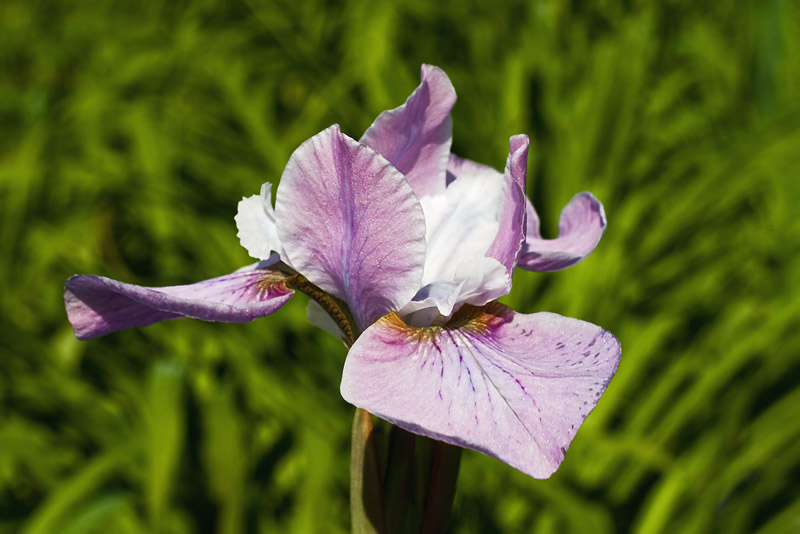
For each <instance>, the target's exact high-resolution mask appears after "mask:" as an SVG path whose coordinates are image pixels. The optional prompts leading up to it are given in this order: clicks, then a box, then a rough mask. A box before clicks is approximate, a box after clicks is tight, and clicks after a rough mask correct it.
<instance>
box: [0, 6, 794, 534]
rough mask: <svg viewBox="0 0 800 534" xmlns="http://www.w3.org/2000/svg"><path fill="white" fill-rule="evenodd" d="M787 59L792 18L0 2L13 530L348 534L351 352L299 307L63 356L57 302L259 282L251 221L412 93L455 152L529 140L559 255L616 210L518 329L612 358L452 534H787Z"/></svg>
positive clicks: (552, 9)
mask: <svg viewBox="0 0 800 534" xmlns="http://www.w3.org/2000/svg"><path fill="white" fill-rule="evenodd" d="M799 49H800V5H798V4H797V3H796V2H790V1H788V0H763V1H756V0H745V1H743V2H736V3H734V2H719V3H716V4H708V3H706V4H698V3H695V2H689V1H688V0H670V1H667V2H662V3H660V4H655V3H649V2H644V1H636V0H632V1H622V0H604V1H601V2H596V3H589V2H579V1H572V2H569V1H557V0H544V1H539V2H508V3H505V4H503V5H502V6H494V7H490V6H489V5H488V4H486V3H480V2H458V3H456V2H446V3H441V4H434V3H428V2H423V1H422V0H416V1H411V2H404V3H402V4H393V3H388V2H382V1H367V0H345V1H344V2H342V3H338V4H337V3H331V2H323V1H321V0H308V1H304V2H289V1H285V0H281V1H268V0H245V1H244V2H238V1H232V2H211V1H199V2H143V3H119V2H98V3H91V4H90V3H82V2H75V1H70V0H51V1H48V2H24V1H22V0H7V1H5V2H3V3H2V4H0V66H2V73H3V75H2V76H1V77H0V244H1V246H2V256H1V257H0V278H2V280H3V285H2V288H3V291H2V295H1V296H0V314H1V316H0V317H1V318H2V321H0V348H1V351H2V357H1V358H0V532H9V533H11V532H13V533H17V532H23V533H27V534H54V533H59V534H84V533H86V534H88V533H103V534H109V533H145V532H147V533H156V532H163V533H176V534H182V533H211V532H217V533H220V534H233V533H239V532H251V533H255V532H292V533H305V532H314V533H316V532H331V533H337V532H347V530H348V521H349V519H348V509H347V505H348V494H347V491H348V490H347V488H348V465H347V459H348V446H349V444H348V439H349V424H350V417H351V408H350V407H349V406H348V405H347V404H346V403H345V402H344V401H342V400H341V398H340V396H339V393H338V381H339V378H340V373H341V366H342V362H343V359H344V355H345V354H344V349H343V347H341V346H340V344H339V343H338V342H337V341H336V340H334V339H333V338H332V337H330V336H327V335H325V334H322V333H320V332H317V331H316V330H315V329H314V328H312V327H311V326H310V325H309V324H308V323H307V322H306V321H305V303H304V302H303V301H302V299H301V298H298V299H296V300H293V301H292V302H291V303H290V304H289V305H287V306H286V307H285V308H284V309H283V310H281V311H280V312H279V313H278V314H276V315H274V316H272V317H269V318H267V319H262V320H258V321H256V322H255V323H253V324H245V325H221V324H210V323H202V322H199V321H188V320H187V321H174V322H169V323H165V324H159V325H154V326H151V327H148V328H144V329H140V330H135V331H126V332H121V333H118V334H114V335H111V336H108V337H106V338H102V339H98V340H95V341H91V342H83V343H79V342H77V341H76V340H75V339H74V338H73V336H72V333H71V330H70V328H69V326H68V324H67V321H66V318H65V315H64V311H63V302H62V288H63V282H64V281H65V280H66V279H67V278H68V276H69V275H71V274H73V273H96V274H102V275H107V276H111V277H114V278H117V279H122V280H126V281H129V282H134V283H139V284H146V285H172V284H180V283H189V282H193V281H197V280H201V279H205V278H209V277H212V276H216V275H220V274H223V273H227V272H230V271H232V270H234V269H236V268H238V267H239V266H241V265H244V264H246V263H249V262H250V261H251V260H249V259H248V257H247V255H246V253H245V251H244V250H243V249H242V248H241V247H240V246H239V244H238V242H237V239H236V237H235V234H236V229H235V226H234V222H233V215H234V214H235V211H236V203H237V202H238V200H239V199H240V198H241V197H242V196H244V195H251V194H255V193H256V192H257V191H258V189H259V187H260V185H261V183H262V182H264V181H268V180H269V181H273V182H274V181H276V180H277V179H278V178H279V176H280V172H281V170H282V169H283V166H284V164H285V163H286V160H287V159H288V157H289V155H290V154H291V152H292V150H294V148H296V147H297V146H298V145H299V144H300V143H301V142H302V141H303V140H305V139H306V138H308V137H310V136H311V135H313V134H314V133H316V132H318V131H319V130H321V129H323V128H324V127H326V126H328V125H330V124H331V123H334V122H338V123H340V124H341V125H342V128H343V130H344V131H345V132H347V133H349V134H350V135H351V136H353V137H358V136H360V134H361V133H362V132H363V130H364V129H365V128H366V127H367V126H368V125H369V123H370V122H371V120H372V119H373V118H374V117H375V116H376V115H377V114H378V113H379V112H380V111H382V110H383V109H387V108H390V107H394V106H396V105H398V104H400V103H401V102H402V101H403V100H404V99H405V98H406V96H407V95H408V93H409V92H410V91H411V90H412V89H413V87H415V86H416V84H417V82H418V72H419V65H420V64H421V63H423V62H427V63H433V64H436V65H439V66H441V67H442V68H444V69H445V70H446V71H447V73H448V74H449V75H450V76H451V78H452V80H453V83H454V85H455V87H456V90H457V91H458V92H459V101H458V103H457V105H456V108H455V110H454V113H453V115H454V145H453V146H454V151H455V152H456V153H458V154H460V155H463V156H466V157H469V158H471V159H475V160H477V161H480V162H483V163H489V164H492V165H494V166H495V167H498V168H500V167H502V165H503V163H504V160H505V155H506V152H507V150H508V145H507V142H508V137H509V136H511V135H513V134H516V133H521V132H525V133H528V134H529V135H530V136H531V137H532V140H533V149H532V152H531V158H530V162H529V190H528V194H529V195H530V196H531V198H532V199H533V200H534V203H535V204H536V206H537V207H538V209H539V212H540V214H541V216H542V219H543V228H544V231H545V233H546V234H548V235H551V236H552V235H554V232H555V230H556V225H557V219H558V212H559V210H560V209H561V207H562V206H563V205H564V204H565V203H566V201H567V200H569V198H570V197H571V196H572V195H573V194H574V193H577V192H578V191H581V190H591V191H593V192H594V193H595V194H596V195H597V196H598V197H599V198H600V199H601V200H602V201H603V202H604V204H605V206H606V210H607V213H608V218H609V229H608V232H607V233H606V236H605V237H604V239H603V241H602V242H601V244H600V247H599V248H598V250H597V251H596V252H595V253H594V254H593V255H592V256H591V257H590V258H589V259H588V260H587V261H585V262H584V263H583V264H581V265H579V266H577V267H575V268H572V269H569V270H567V271H564V272H559V273H553V274H534V273H519V274H518V275H517V276H516V277H515V286H514V292H513V293H512V295H511V296H509V297H507V298H506V299H505V300H506V301H507V302H508V303H509V304H511V305H512V306H514V307H515V309H517V310H518V311H521V312H535V311H539V310H549V311H554V312H557V313H561V314H564V315H569V316H573V317H578V318H581V319H584V320H588V321H592V322H595V323H597V324H600V325H602V326H604V327H605V328H607V329H608V330H610V331H612V332H613V333H614V334H616V335H617V336H618V337H619V338H620V340H621V341H622V345H623V360H622V364H621V366H620V368H619V371H618V374H617V376H616V378H615V379H614V380H613V381H612V383H611V385H610V387H609V389H608V391H607V393H606V395H605V396H604V397H603V399H602V400H601V402H600V404H599V406H598V408H597V409H596V410H595V411H594V412H593V413H592V415H591V416H590V417H589V419H588V420H587V422H586V424H585V426H584V427H583V428H582V430H581V431H580V432H579V434H578V436H577V438H576V440H575V441H574V443H573V445H572V447H571V448H570V451H569V453H568V455H567V459H566V461H565V462H564V464H563V466H562V468H561V470H560V471H559V472H558V473H557V474H556V475H555V476H554V477H553V478H552V479H550V480H548V481H536V480H532V479H530V478H528V477H526V476H524V475H522V474H520V473H518V472H516V471H514V470H513V469H511V468H509V467H507V466H505V465H504V464H501V463H500V462H497V461H495V460H492V459H489V458H487V457H484V456H482V455H480V454H478V453H472V452H470V453H466V454H465V455H464V458H463V462H462V475H461V478H460V481H459V488H458V494H457V496H456V503H455V510H454V514H453V524H452V528H451V529H450V531H451V532H454V533H456V532H458V533H478V532H511V533H522V532H535V533H551V532H552V533H583V532H586V533H592V534H598V533H611V532H639V533H643V534H649V533H657V532H684V533H710V532H724V533H739V532H741V533H745V532H747V533H751V532H756V533H760V534H781V533H790V532H798V531H800V447H798V446H797V442H798V440H800V418H798V417H797V413H798V406H800V380H799V379H798V378H799V377H800V330H798V325H800V298H798V297H800V291H798V288H799V287H800V221H798V217H797V211H798V207H800V170H799V169H800V99H798V88H800V55H798V54H797V50H799Z"/></svg>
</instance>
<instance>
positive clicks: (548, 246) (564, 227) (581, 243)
mask: <svg viewBox="0 0 800 534" xmlns="http://www.w3.org/2000/svg"><path fill="white" fill-rule="evenodd" d="M527 218H528V219H527V220H528V222H527V236H526V240H525V244H524V246H523V247H522V252H521V253H520V255H519V260H518V266H519V267H522V268H523V269H527V270H529V271H540V272H549V271H559V270H561V269H566V268H567V267H572V266H573V265H575V264H576V263H580V262H581V261H583V259H584V258H586V256H588V255H589V254H591V253H592V251H593V250H594V249H595V247H597V244H598V243H599V242H600V238H601V237H603V233H604V232H605V231H606V212H605V210H604V209H603V205H602V204H601V203H600V201H599V200H597V199H596V198H595V197H594V195H592V194H591V193H589V192H586V191H584V192H583V193H578V194H577V195H575V196H574V197H573V198H572V200H570V201H569V203H568V204H567V205H566V206H565V207H564V209H563V210H561V217H560V218H559V221H558V237H557V238H555V239H543V238H542V235H541V233H540V232H539V216H538V215H537V213H536V209H534V207H533V204H531V202H530V200H528V205H527Z"/></svg>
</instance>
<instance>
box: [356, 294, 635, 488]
mask: <svg viewBox="0 0 800 534" xmlns="http://www.w3.org/2000/svg"><path fill="white" fill-rule="evenodd" d="M619 356H620V345H619V342H618V341H617V340H616V338H614V336H612V335H611V334H610V333H608V332H606V331H605V330H603V329H602V328H600V327H598V326H595V325H593V324H590V323H586V322H583V321H579V320H577V319H570V318H567V317H562V316H560V315H556V314H553V313H535V314H531V315H523V314H518V313H515V312H514V311H513V310H511V309H510V308H508V307H506V306H503V305H502V304H498V303H496V302H495V303H491V304H488V305H486V306H484V307H482V308H476V307H472V306H465V307H463V308H462V309H461V310H460V311H459V312H458V313H457V314H456V315H455V316H453V319H452V320H451V321H450V323H448V324H447V325H446V326H445V327H435V326H434V327H427V328H414V327H410V326H408V325H406V324H405V323H404V322H403V320H402V319H401V318H400V316H399V315H397V314H396V313H391V314H389V315H386V316H385V317H382V318H381V319H379V320H378V321H377V322H376V323H375V324H374V325H372V326H371V327H370V328H368V329H367V330H366V331H365V332H364V333H363V334H362V335H361V337H360V338H359V339H358V340H357V341H356V343H355V344H354V345H353V347H352V348H351V349H350V353H349V354H348V356H347V360H345V365H344V374H343V377H342V386H341V391H342V396H343V397H344V398H345V400H347V401H348V402H350V403H352V404H354V405H356V406H358V407H360V408H364V409H365V410H367V411H369V412H372V413H374V414H376V415H378V416H379V417H382V418H383V419H386V420H388V421H390V422H392V423H394V424H396V425H398V426H400V427H402V428H404V429H406V430H408V431H410V432H415V433H417V434H422V435H425V436H429V437H432V438H434V439H438V440H441V441H446V442H448V443H452V444H455V445H460V446H463V447H469V448H472V449H475V450H478V451H481V452H483V453H485V454H488V455H490V456H493V457H495V458H498V459H500V460H502V461H504V462H506V463H507V464H509V465H511V466H512V467H515V468H517V469H519V470H520V471H522V472H524V473H526V474H528V475H530V476H532V477H535V478H547V477H549V476H550V475H551V474H553V473H554V472H555V470H556V469H557V468H558V466H559V464H560V463H561V461H562V460H563V459H564V453H565V452H566V450H567V448H568V447H569V445H570V442H571V441H572V439H573V438H574V437H575V433H576V432H577V431H578V427H579V426H580V425H581V423H582V422H583V420H584V419H585V418H586V416H587V415H588V413H589V412H590V411H591V410H592V409H593V408H594V407H595V405H596V404H597V401H598V399H599V398H600V395H601V394H602V393H603V391H605V388H606V385H607V384H608V382H609V381H610V380H611V377H612V376H613V375H614V372H615V371H616V368H617V365H618V363H619Z"/></svg>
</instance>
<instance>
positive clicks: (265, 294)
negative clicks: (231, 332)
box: [64, 261, 294, 339]
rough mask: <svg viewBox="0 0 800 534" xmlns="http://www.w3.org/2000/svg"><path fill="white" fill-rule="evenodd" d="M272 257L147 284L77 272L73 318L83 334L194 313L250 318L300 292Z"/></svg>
mask: <svg viewBox="0 0 800 534" xmlns="http://www.w3.org/2000/svg"><path fill="white" fill-rule="evenodd" d="M274 263H275V261H272V262H271V263H268V262H266V261H264V262H259V263H257V264H255V265H254V266H251V267H249V268H245V269H241V270H239V271H236V272H235V273H232V274H228V275H225V276H220V277H219V278H212V279H210V280H205V281H203V282H198V283H196V284H190V285H185V286H170V287H142V286H136V285H133V284H125V283H122V282H117V281H116V280H112V279H110V278H106V277H104V276H94V275H75V276H73V277H71V278H70V279H69V280H67V283H66V284H65V285H64V303H65V305H66V308H67V317H68V318H69V322H70V323H71V324H72V328H73V330H75V336H76V337H77V338H78V339H91V338H94V337H99V336H103V335H106V334H109V333H111V332H116V331H117V330H122V329H124V328H132V327H138V326H147V325H149V324H152V323H156V322H158V321H165V320H167V319H177V318H180V317H193V318H195V319H203V320H204V321H224V322H230V323H244V322H247V321H252V320H253V319H256V318H257V317H264V316H265V315H269V314H271V313H273V312H275V311H277V310H278V308H280V307H281V306H283V305H284V304H285V303H286V301H288V300H289V298H290V297H291V296H292V294H293V293H294V292H293V291H292V290H291V289H288V288H287V287H286V284H285V281H286V277H287V275H285V274H284V273H281V272H279V271H276V270H273V269H270V268H269V265H271V264H274Z"/></svg>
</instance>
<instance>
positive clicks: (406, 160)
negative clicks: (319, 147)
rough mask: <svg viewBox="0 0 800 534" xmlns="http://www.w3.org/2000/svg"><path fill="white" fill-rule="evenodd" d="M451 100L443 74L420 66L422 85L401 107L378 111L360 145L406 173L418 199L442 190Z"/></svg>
mask: <svg viewBox="0 0 800 534" xmlns="http://www.w3.org/2000/svg"><path fill="white" fill-rule="evenodd" d="M455 102H456V92H455V89H453V84H452V83H450V79H449V78H448V77H447V74H445V73H444V71H443V70H441V69H440V68H438V67H434V66H432V65H423V66H422V83H420V84H419V86H418V87H417V88H416V89H415V90H414V92H413V93H411V96H409V97H408V99H407V100H406V102H405V104H403V105H402V106H400V107H398V108H395V109H392V110H388V111H384V112H383V113H381V114H380V115H379V116H378V118H377V119H375V122H373V123H372V126H370V127H369V128H368V129H367V131H366V132H365V133H364V136H363V137H362V138H361V140H360V141H361V143H363V144H365V145H367V146H368V147H370V148H372V149H373V150H375V151H377V152H378V153H380V154H381V155H382V156H383V157H385V158H386V159H388V160H389V162H390V163H391V164H392V165H394V166H395V168H397V170H399V171H400V172H402V173H403V174H405V175H406V178H407V179H408V182H409V183H410V184H411V187H412V188H413V189H414V193H416V195H417V196H418V197H419V198H422V197H423V196H425V195H430V194H434V193H440V192H441V191H442V190H444V186H445V169H446V168H447V158H448V155H449V154H450V143H451V141H452V129H453V124H452V120H451V118H450V110H451V109H452V108H453V104H455Z"/></svg>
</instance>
